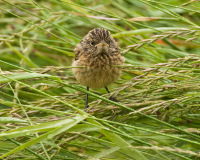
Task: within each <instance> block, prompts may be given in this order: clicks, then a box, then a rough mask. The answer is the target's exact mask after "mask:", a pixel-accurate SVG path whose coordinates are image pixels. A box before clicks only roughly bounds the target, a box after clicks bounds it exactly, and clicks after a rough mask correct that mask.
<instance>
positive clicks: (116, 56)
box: [72, 28, 124, 89]
mask: <svg viewBox="0 0 200 160" xmlns="http://www.w3.org/2000/svg"><path fill="white" fill-rule="evenodd" d="M74 53H75V61H74V62H73V64H72V66H73V67H78V66H85V68H73V69H72V71H73V73H74V75H75V77H76V79H77V81H78V82H79V83H80V84H82V85H84V86H87V87H90V88H93V89H96V88H102V87H106V86H108V85H109V84H111V83H112V82H114V81H115V80H116V79H117V78H118V77H119V76H120V72H121V69H120V67H113V66H114V65H122V64H123V62H124V58H123V57H122V56H121V54H120V49H119V46H118V44H117V42H116V41H115V40H114V39H113V38H112V37H111V35H110V32H109V31H108V30H106V29H103V28H95V29H93V30H91V31H90V32H89V33H88V34H87V35H86V36H85V37H84V38H83V39H82V41H81V42H80V43H79V44H78V45H77V46H76V48H75V49H74Z"/></svg>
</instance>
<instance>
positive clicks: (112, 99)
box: [109, 96, 119, 102]
mask: <svg viewBox="0 0 200 160" xmlns="http://www.w3.org/2000/svg"><path fill="white" fill-rule="evenodd" d="M109 100H111V101H114V102H119V101H118V100H117V99H116V98H115V97H113V96H111V97H110V98H109Z"/></svg>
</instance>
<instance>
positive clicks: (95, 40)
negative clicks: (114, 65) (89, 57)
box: [81, 28, 119, 55]
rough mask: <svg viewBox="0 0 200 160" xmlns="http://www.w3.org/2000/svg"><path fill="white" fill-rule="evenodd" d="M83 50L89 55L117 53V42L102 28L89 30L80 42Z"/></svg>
mask: <svg viewBox="0 0 200 160" xmlns="http://www.w3.org/2000/svg"><path fill="white" fill-rule="evenodd" d="M81 45H82V47H83V49H85V50H87V51H88V52H89V53H90V54H95V55H103V54H112V53H113V52H119V46H118V44H117V42H116V41H115V40H114V39H113V38H112V37H111V35H110V32H109V31H108V30H107V29H104V28H95V29H93V30H91V31H90V32H89V33H88V34H87V35H86V36H85V37H84V38H83V39H82V41H81Z"/></svg>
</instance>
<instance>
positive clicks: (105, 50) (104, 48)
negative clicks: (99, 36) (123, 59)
mask: <svg viewBox="0 0 200 160" xmlns="http://www.w3.org/2000/svg"><path fill="white" fill-rule="evenodd" d="M96 47H97V49H98V53H108V47H109V45H108V44H107V43H106V42H105V41H101V42H100V43H98V44H97V45H96Z"/></svg>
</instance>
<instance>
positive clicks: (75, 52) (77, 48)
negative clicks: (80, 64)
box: [74, 43, 83, 60]
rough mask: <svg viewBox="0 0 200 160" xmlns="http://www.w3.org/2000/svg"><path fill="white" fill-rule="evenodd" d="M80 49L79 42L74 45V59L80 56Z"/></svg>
mask: <svg viewBox="0 0 200 160" xmlns="http://www.w3.org/2000/svg"><path fill="white" fill-rule="evenodd" d="M82 50H83V48H82V46H81V44H80V43H79V44H78V45H77V46H76V48H75V49H74V54H75V60H78V59H79V57H80V56H81V53H82V52H83V51H82Z"/></svg>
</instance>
